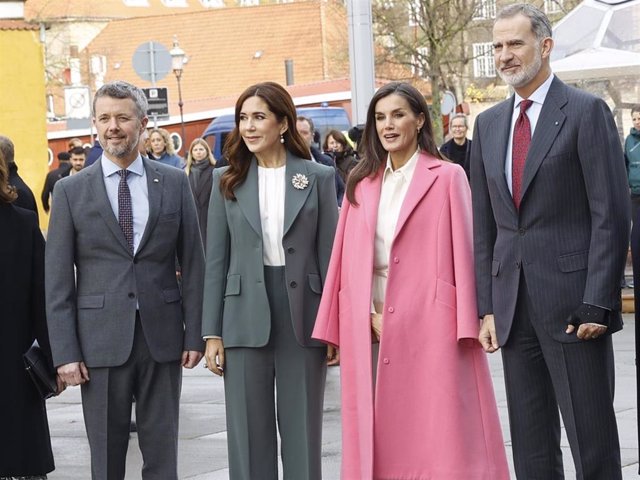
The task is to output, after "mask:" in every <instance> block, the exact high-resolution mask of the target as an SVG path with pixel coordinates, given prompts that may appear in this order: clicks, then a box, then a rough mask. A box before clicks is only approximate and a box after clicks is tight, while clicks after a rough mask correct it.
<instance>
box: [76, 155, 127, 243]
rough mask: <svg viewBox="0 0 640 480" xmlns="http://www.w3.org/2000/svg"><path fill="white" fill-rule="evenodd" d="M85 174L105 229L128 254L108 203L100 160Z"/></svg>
mask: <svg viewBox="0 0 640 480" xmlns="http://www.w3.org/2000/svg"><path fill="white" fill-rule="evenodd" d="M86 172H87V175H88V176H89V179H88V181H89V182H88V183H89V186H90V188H91V190H92V191H93V199H94V203H95V205H96V207H97V208H98V212H99V213H100V216H101V217H102V219H103V220H104V223H106V224H107V227H109V230H111V233H113V235H114V236H115V237H116V238H117V239H118V241H119V242H120V244H121V245H122V248H124V249H125V250H126V251H127V252H129V246H128V244H127V240H126V238H124V233H122V229H121V228H120V224H119V223H118V219H117V218H116V216H115V215H114V213H113V209H112V208H111V202H109V196H108V195H107V188H106V187H105V185H104V178H103V177H104V173H103V171H102V162H101V161H100V159H98V161H97V162H95V163H94V164H93V165H91V166H90V167H88V168H87V170H86Z"/></svg>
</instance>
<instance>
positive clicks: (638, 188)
mask: <svg viewBox="0 0 640 480" xmlns="http://www.w3.org/2000/svg"><path fill="white" fill-rule="evenodd" d="M631 120H632V122H633V127H631V131H630V132H629V136H628V137H627V138H626V140H625V141H624V161H625V164H626V165H627V175H628V177H629V189H630V193H631V219H632V220H633V221H635V218H636V213H637V210H638V207H640V105H635V106H634V107H632V108H631Z"/></svg>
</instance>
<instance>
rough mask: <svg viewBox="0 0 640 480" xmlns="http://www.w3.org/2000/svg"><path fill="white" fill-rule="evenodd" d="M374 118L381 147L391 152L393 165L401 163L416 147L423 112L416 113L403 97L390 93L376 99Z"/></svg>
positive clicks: (422, 121)
mask: <svg viewBox="0 0 640 480" xmlns="http://www.w3.org/2000/svg"><path fill="white" fill-rule="evenodd" d="M375 119H376V131H377V132H378V139H379V140H380V143H382V147H383V148H384V149H385V150H386V151H387V152H389V153H390V154H391V160H392V161H393V163H394V165H400V166H401V165H403V164H404V163H405V162H406V161H407V160H409V158H411V155H413V154H414V153H415V151H416V150H417V149H418V130H419V129H420V128H422V125H423V124H424V120H425V118H424V114H423V113H420V115H416V114H415V113H414V112H413V110H411V107H410V105H409V102H407V100H406V99H405V98H404V97H402V96H400V95H398V94H396V93H392V94H391V95H387V96H386V97H383V98H381V99H380V100H378V103H377V104H376V106H375Z"/></svg>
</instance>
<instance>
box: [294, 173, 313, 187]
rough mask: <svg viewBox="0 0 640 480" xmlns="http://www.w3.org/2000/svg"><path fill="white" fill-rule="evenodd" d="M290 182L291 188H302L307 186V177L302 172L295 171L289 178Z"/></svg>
mask: <svg viewBox="0 0 640 480" xmlns="http://www.w3.org/2000/svg"><path fill="white" fill-rule="evenodd" d="M291 184H292V185H293V188H297V189H298V190H304V189H305V188H307V187H308V186H309V179H308V178H307V176H306V175H303V174H302V173H296V174H295V175H294V176H293V178H292V179H291Z"/></svg>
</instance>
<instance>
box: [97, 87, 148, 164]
mask: <svg viewBox="0 0 640 480" xmlns="http://www.w3.org/2000/svg"><path fill="white" fill-rule="evenodd" d="M147 121H148V119H147V117H143V118H142V119H140V118H138V116H137V110H136V106H135V103H134V102H133V100H131V99H130V98H112V97H107V96H102V97H98V98H97V99H96V101H95V117H94V119H93V122H94V124H95V126H96V130H97V131H98V139H99V140H100V145H102V148H103V149H104V152H105V154H106V156H107V158H108V159H109V160H111V161H113V162H115V163H116V164H118V165H120V166H123V165H124V167H125V168H126V166H128V165H129V164H130V163H131V162H133V160H135V159H136V157H137V156H138V139H139V138H140V135H141V134H142V131H143V130H144V128H145V127H146V125H147Z"/></svg>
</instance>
